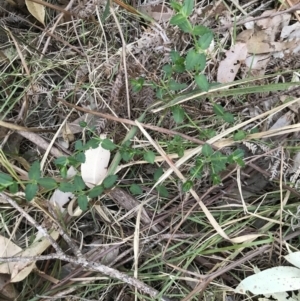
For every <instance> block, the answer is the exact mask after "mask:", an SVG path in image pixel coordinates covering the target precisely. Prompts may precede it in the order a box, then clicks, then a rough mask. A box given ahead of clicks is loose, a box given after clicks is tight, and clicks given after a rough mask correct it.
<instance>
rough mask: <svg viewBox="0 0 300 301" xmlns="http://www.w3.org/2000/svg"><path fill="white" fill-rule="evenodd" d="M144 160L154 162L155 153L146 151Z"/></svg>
mask: <svg viewBox="0 0 300 301" xmlns="http://www.w3.org/2000/svg"><path fill="white" fill-rule="evenodd" d="M144 160H145V161H147V162H149V163H150V164H153V163H154V162H155V153H154V152H153V151H148V152H146V153H144Z"/></svg>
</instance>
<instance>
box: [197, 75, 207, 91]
mask: <svg viewBox="0 0 300 301" xmlns="http://www.w3.org/2000/svg"><path fill="white" fill-rule="evenodd" d="M195 81H196V84H197V85H198V86H199V88H200V89H201V90H203V91H205V92H207V91H208V90H209V82H208V81H207V78H206V76H205V75H203V74H199V75H196V76H195Z"/></svg>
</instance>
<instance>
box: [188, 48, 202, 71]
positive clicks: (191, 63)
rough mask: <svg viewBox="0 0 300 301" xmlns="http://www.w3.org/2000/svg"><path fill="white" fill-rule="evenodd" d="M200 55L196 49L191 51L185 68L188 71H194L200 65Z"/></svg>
mask: <svg viewBox="0 0 300 301" xmlns="http://www.w3.org/2000/svg"><path fill="white" fill-rule="evenodd" d="M199 56H200V53H199V52H197V51H196V50H195V49H194V48H192V49H190V50H189V51H188V53H187V55H186V58H185V67H186V70H189V71H192V70H194V69H195V68H196V66H197V65H198V61H199Z"/></svg>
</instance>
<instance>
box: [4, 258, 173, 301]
mask: <svg viewBox="0 0 300 301" xmlns="http://www.w3.org/2000/svg"><path fill="white" fill-rule="evenodd" d="M51 259H59V260H63V261H67V262H70V263H73V264H76V265H80V266H82V267H84V268H85V269H89V270H91V271H93V272H99V273H102V274H104V275H106V276H109V277H111V278H115V279H118V280H121V281H123V282H125V283H127V284H129V285H132V286H134V287H136V288H137V289H138V290H139V291H141V292H143V293H146V294H148V295H149V296H150V297H152V298H157V297H158V296H159V291H157V290H156V289H154V288H152V287H150V286H148V285H147V284H145V283H144V282H142V281H140V280H138V279H136V278H133V277H130V276H128V275H126V274H124V273H121V272H119V271H118V270H115V269H113V268H110V267H107V266H105V265H103V264H101V263H98V262H93V261H91V262H89V261H87V260H86V259H85V258H76V257H72V256H68V255H65V254H49V255H44V256H37V257H0V262H16V261H20V262H31V261H40V260H51ZM160 300H161V301H169V298H167V297H161V298H160Z"/></svg>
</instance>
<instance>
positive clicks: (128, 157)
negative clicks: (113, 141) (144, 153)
mask: <svg viewBox="0 0 300 301" xmlns="http://www.w3.org/2000/svg"><path fill="white" fill-rule="evenodd" d="M121 157H122V159H123V160H124V161H125V162H128V161H129V160H131V159H132V157H133V154H132V153H130V152H129V151H123V152H121Z"/></svg>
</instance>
